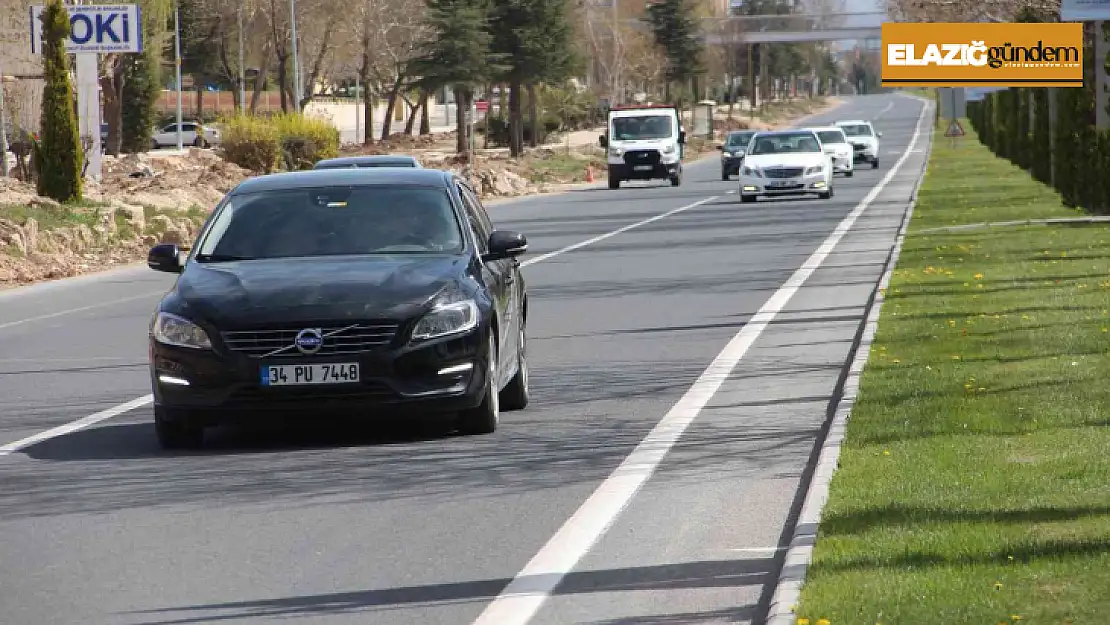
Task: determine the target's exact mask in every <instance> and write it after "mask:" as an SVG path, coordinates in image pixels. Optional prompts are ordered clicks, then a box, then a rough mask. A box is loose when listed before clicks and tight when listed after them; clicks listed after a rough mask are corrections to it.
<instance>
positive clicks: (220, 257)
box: [197, 254, 254, 263]
mask: <svg viewBox="0 0 1110 625" xmlns="http://www.w3.org/2000/svg"><path fill="white" fill-rule="evenodd" d="M237 260H254V258H251V257H250V256H234V255H232V254H197V262H198V263H230V262H233V261H237Z"/></svg>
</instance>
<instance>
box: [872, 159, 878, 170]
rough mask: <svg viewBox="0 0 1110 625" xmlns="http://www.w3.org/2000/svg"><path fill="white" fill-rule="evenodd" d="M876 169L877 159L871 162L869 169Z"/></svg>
mask: <svg viewBox="0 0 1110 625" xmlns="http://www.w3.org/2000/svg"><path fill="white" fill-rule="evenodd" d="M878 168H879V159H875V160H873V161H871V169H878Z"/></svg>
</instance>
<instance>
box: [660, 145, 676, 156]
mask: <svg viewBox="0 0 1110 625" xmlns="http://www.w3.org/2000/svg"><path fill="white" fill-rule="evenodd" d="M662 152H663V154H674V146H673V145H665V146H663V150H662Z"/></svg>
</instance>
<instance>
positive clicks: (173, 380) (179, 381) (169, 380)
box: [158, 375, 189, 386]
mask: <svg viewBox="0 0 1110 625" xmlns="http://www.w3.org/2000/svg"><path fill="white" fill-rule="evenodd" d="M158 381H159V382H161V383H162V384H171V385H173V386H189V381H188V380H186V379H185V378H178V377H174V376H172V375H159V376H158Z"/></svg>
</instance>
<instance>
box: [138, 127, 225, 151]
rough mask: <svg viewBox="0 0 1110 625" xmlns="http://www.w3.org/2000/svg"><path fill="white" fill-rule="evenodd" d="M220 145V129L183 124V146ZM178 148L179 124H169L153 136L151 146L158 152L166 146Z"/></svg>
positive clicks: (203, 146)
mask: <svg viewBox="0 0 1110 625" xmlns="http://www.w3.org/2000/svg"><path fill="white" fill-rule="evenodd" d="M219 144H220V129H219V128H217V127H215V126H206V125H203V124H198V123H196V122H182V123H181V145H183V146H185V145H191V146H195V147H198V148H206V147H209V146H213V145H219ZM170 145H172V146H175V147H176V146H177V124H176V123H173V124H168V125H166V126H163V127H162V128H161V129H160V130H156V131H155V132H154V134H153V135H152V136H151V146H152V147H153V148H154V149H155V150H157V149H158V148H160V147H164V146H170Z"/></svg>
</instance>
